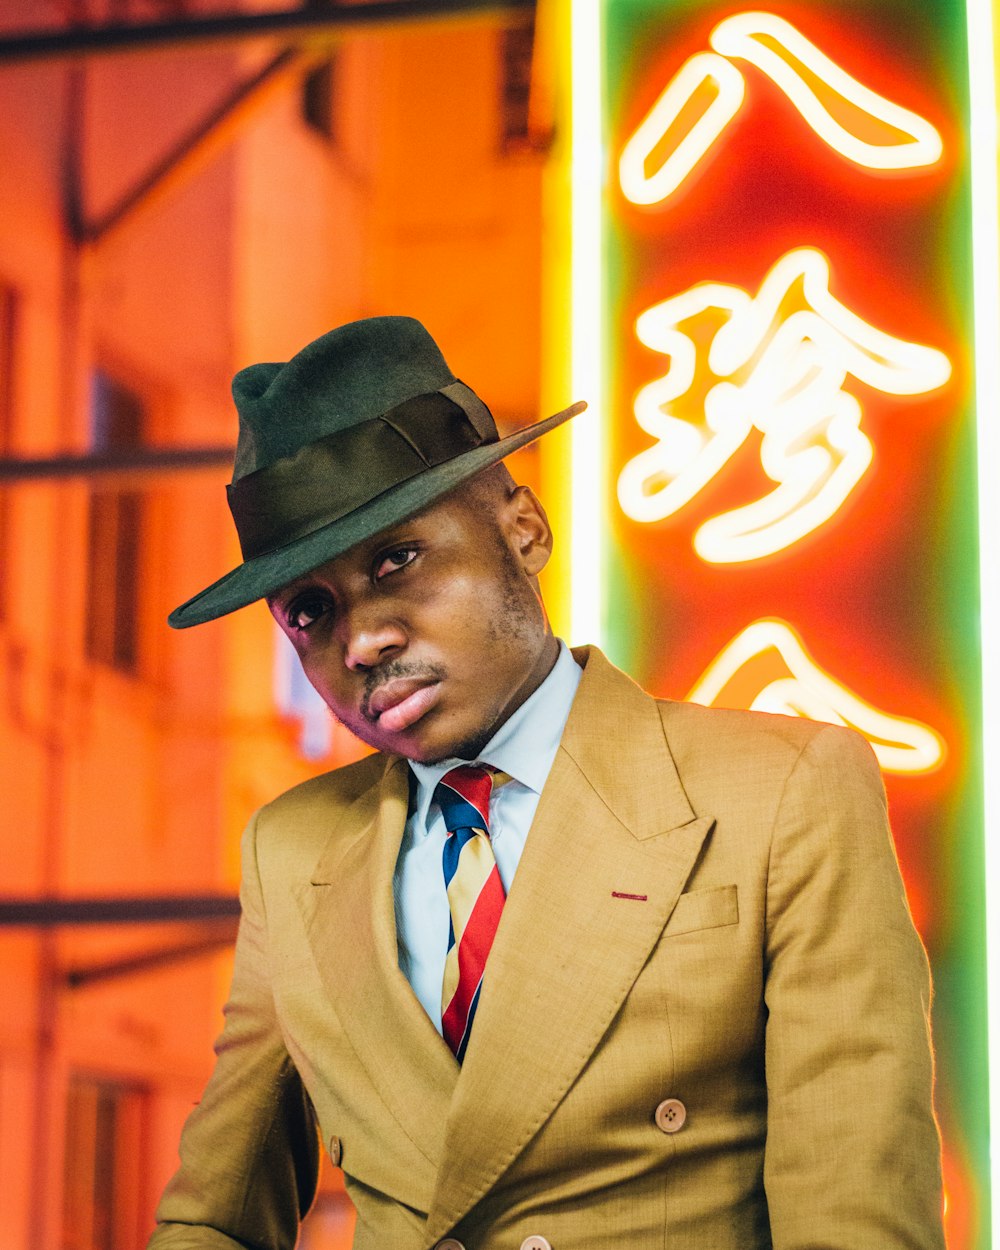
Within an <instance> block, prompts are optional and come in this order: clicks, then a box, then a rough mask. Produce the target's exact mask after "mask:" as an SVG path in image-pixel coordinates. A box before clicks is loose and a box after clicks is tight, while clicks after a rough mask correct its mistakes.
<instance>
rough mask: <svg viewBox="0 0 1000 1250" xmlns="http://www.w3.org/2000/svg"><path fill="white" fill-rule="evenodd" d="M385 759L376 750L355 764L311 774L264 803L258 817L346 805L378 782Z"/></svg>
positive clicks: (288, 814)
mask: <svg viewBox="0 0 1000 1250" xmlns="http://www.w3.org/2000/svg"><path fill="white" fill-rule="evenodd" d="M386 762H387V757H386V756H385V755H383V754H382V753H381V752H376V753H375V754H374V755H366V756H365V758H364V759H361V760H356V761H355V762H354V763H353V764H345V765H344V766H343V767H341V768H334V769H331V770H330V772H327V773H320V774H319V775H318V776H316V777H310V778H308V780H306V781H301V782H299V784H298V785H297V786H292V788H291V789H290V790H286V791H285V792H284V793H283V794H279V795H278V797H277V798H274V799H272V800H271V801H270V802H269V803H265V804H264V806H263V807H262V808H261V809H260V811H259V813H258V816H259V817H260V818H261V819H263V820H265V821H270V820H272V819H275V818H277V819H281V818H284V817H296V816H303V815H306V814H308V813H309V812H310V811H312V810H314V809H316V808H323V809H326V810H329V807H330V805H331V804H334V805H336V806H344V805H346V804H349V803H353V802H354V800H355V799H357V798H358V797H359V796H360V795H362V794H364V793H365V791H366V790H370V789H371V787H372V786H374V785H377V784H378V782H379V781H380V780H381V779H382V775H383V773H384V772H385V769H386Z"/></svg>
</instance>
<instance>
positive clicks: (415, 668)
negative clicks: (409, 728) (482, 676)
mask: <svg viewBox="0 0 1000 1250" xmlns="http://www.w3.org/2000/svg"><path fill="white" fill-rule="evenodd" d="M446 676H447V670H446V669H443V668H441V667H440V666H439V665H437V664H409V663H407V662H406V661H405V660H389V661H388V663H386V664H384V665H382V666H381V667H379V668H373V669H372V671H371V672H370V673H369V674H368V676H367V677H366V678H365V692H364V694H363V695H362V696H361V715H362V716H363V717H364V718H365V720H369V721H375V720H377V719H378V718H377V717H376V716H373V715H372V711H371V700H372V698H373V697H374V695H375V693H376V691H378V690H381V689H382V687H383V686H386V685H388V684H389V682H390V681H396V680H397V679H398V678H400V677H412V678H415V679H416V680H417V681H422V682H425V683H426V684H427V685H430V684H431V683H432V682H435V681H443V680H444V678H445V677H446Z"/></svg>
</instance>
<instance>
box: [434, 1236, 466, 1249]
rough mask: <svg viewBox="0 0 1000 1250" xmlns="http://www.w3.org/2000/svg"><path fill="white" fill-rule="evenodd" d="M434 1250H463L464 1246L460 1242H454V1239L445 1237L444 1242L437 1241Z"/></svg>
mask: <svg viewBox="0 0 1000 1250" xmlns="http://www.w3.org/2000/svg"><path fill="white" fill-rule="evenodd" d="M434 1250H465V1246H463V1245H462V1243H461V1242H460V1241H456V1240H455V1238H454V1237H446V1238H445V1239H444V1241H439V1242H438V1243H437V1245H436V1246H435V1247H434Z"/></svg>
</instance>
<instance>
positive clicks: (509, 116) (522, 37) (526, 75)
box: [500, 23, 535, 153]
mask: <svg viewBox="0 0 1000 1250" xmlns="http://www.w3.org/2000/svg"><path fill="white" fill-rule="evenodd" d="M534 47H535V28H534V25H533V24H532V23H529V24H527V25H524V26H511V27H508V28H507V29H505V30H502V31H501V32H500V150H501V151H502V152H505V153H508V152H522V151H528V150H530V149H531V148H532V147H533V146H534V144H533V141H532V134H531V108H530V106H531V60H532V55H533V53H534Z"/></svg>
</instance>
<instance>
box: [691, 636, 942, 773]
mask: <svg viewBox="0 0 1000 1250" xmlns="http://www.w3.org/2000/svg"><path fill="white" fill-rule="evenodd" d="M688 698H689V699H690V700H691V702H693V703H702V704H704V705H705V706H707V707H711V706H721V707H741V708H752V709H754V710H756V711H762V712H781V713H784V714H785V715H790V716H802V717H805V718H806V719H809V720H817V721H827V722H829V723H830V724H833V725H848V726H850V727H851V728H852V729H856V730H857V731H858V732H859V733H861V734H863V735H864V736H865V737H866V738H867V739H868V741H869V742H870V743H871V746H872V750H873V751H874V752H875V756H876V758H877V759H878V762H879V764H880V765H881V767H882V768H883V769H884V770H885V771H886V772H892V773H926V772H930V771H931V770H933V769H935V768H937V767H938V766H939V765H940V764H941V762H942V760H943V759H944V756H945V745H944V740H943V739H942V738H941V737H940V736H939V735H938V734H937V733H936V732H935V731H934V730H933V729H931V728H930V727H929V726H928V725H924V724H921V722H920V721H915V720H910V719H909V718H907V717H903V716H893V715H890V714H889V713H888V712H883V711H881V710H880V709H878V708H876V707H874V706H873V705H872V704H870V703H867V702H866V701H865V700H864V699H862V698H861V697H860V696H859V695H857V694H855V693H854V692H853V691H851V690H849V689H848V688H847V687H846V686H845V685H844V684H843V683H842V682H839V681H837V680H836V679H835V678H834V677H831V676H830V674H829V673H827V672H825V671H824V670H823V669H822V668H820V667H819V665H818V664H816V662H815V661H814V660H813V659H812V658H811V657H810V655H809V654H808V652H807V651H806V649H805V647H804V646H803V645H802V642H801V640H800V639H799V637H798V635H797V634H796V633H795V631H794V629H792V627H791V626H790V625H788V624H787V623H786V622H785V621H780V620H767V619H765V620H759V621H754V622H753V624H752V625H748V626H747V627H746V629H744V630H743V631H742V632H741V633H739V634H737V636H736V637H735V638H733V639H732V641H731V642H729V643H727V645H726V646H725V647H724V648H723V649H722V651H721V652H720V653H719V654H718V655H717V656H716V658H715V659H714V660H713V661H712V662H711V664H710V665H709V666H708V668H707V669H706V670H705V672H704V673H703V674H702V676H701V677H700V678H699V679H698V682H697V684H696V686H695V688H694V689H693V690H692V691H691V693H690V694H689V695H688Z"/></svg>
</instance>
